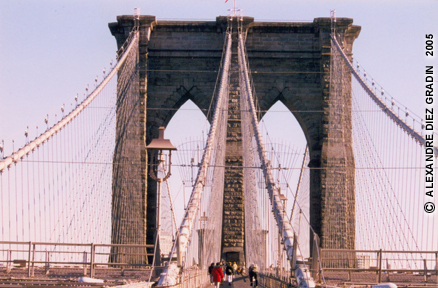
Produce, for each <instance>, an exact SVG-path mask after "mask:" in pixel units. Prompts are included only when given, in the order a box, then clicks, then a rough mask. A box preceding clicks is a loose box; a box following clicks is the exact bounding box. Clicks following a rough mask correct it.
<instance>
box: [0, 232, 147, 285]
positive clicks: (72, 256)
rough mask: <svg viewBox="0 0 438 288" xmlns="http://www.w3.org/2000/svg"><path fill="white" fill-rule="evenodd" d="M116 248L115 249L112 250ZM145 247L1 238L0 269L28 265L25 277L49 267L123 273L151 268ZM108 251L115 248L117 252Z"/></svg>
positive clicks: (87, 272)
mask: <svg viewBox="0 0 438 288" xmlns="http://www.w3.org/2000/svg"><path fill="white" fill-rule="evenodd" d="M115 247H117V248H118V249H111V248H115ZM147 249H153V245H135V244H93V243H89V244H84V243H48V242H32V241H30V242H18V241H17V242H11V241H0V270H6V273H11V272H12V270H13V269H15V268H20V270H21V271H23V269H21V268H27V276H28V277H34V276H35V272H36V271H37V272H38V273H45V274H48V273H49V271H50V270H51V269H56V270H60V269H69V272H70V273H71V272H72V271H74V273H76V274H77V273H78V271H81V273H82V274H83V275H90V277H95V275H96V270H97V269H102V268H117V269H118V271H120V273H122V275H123V273H124V269H125V268H133V267H135V268H141V269H148V270H151V265H150V264H147V256H152V255H153V254H152V253H147ZM111 251H118V252H117V255H115V253H114V252H111ZM110 259H112V260H110ZM114 259H117V261H115V260H114ZM126 259H130V260H131V263H129V261H126ZM132 259H137V260H138V261H135V262H134V263H133V262H132Z"/></svg>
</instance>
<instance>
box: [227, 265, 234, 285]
mask: <svg viewBox="0 0 438 288" xmlns="http://www.w3.org/2000/svg"><path fill="white" fill-rule="evenodd" d="M225 272H226V273H227V281H228V284H229V286H231V283H233V278H234V270H233V266H231V262H228V264H227V267H226V268H225Z"/></svg>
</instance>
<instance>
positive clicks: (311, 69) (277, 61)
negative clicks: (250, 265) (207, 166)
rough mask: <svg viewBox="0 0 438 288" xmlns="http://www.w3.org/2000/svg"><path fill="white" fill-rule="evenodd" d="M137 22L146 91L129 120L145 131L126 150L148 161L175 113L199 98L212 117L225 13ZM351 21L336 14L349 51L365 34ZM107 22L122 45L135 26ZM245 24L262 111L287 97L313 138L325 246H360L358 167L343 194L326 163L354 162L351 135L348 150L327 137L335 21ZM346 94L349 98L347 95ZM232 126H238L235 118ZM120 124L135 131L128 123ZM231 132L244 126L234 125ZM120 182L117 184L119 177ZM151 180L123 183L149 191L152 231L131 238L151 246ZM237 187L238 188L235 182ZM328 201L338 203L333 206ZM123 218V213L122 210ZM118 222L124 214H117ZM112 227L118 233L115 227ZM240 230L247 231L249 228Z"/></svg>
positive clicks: (315, 214) (127, 19)
mask: <svg viewBox="0 0 438 288" xmlns="http://www.w3.org/2000/svg"><path fill="white" fill-rule="evenodd" d="M139 23H140V29H141V31H143V34H142V37H141V41H140V63H139V69H140V83H141V88H140V90H141V93H140V95H142V96H141V99H139V100H138V101H139V105H138V111H139V113H140V114H141V116H140V117H136V118H137V119H138V121H133V122H132V123H131V124H130V125H132V127H135V129H138V130H139V131H142V133H144V136H141V137H140V138H141V139H140V142H141V143H139V144H138V145H139V147H140V148H136V149H132V150H130V152H128V153H127V155H126V157H128V159H129V161H131V162H135V163H137V162H141V160H142V159H143V160H145V159H147V155H146V153H145V152H144V151H145V148H144V147H145V145H146V144H149V143H150V141H151V140H152V139H153V138H154V137H156V136H157V135H158V127H160V126H167V124H168V123H169V121H170V120H171V119H172V117H173V115H174V114H175V113H176V112H177V110H178V109H179V108H180V107H181V106H182V105H183V104H184V103H185V102H186V101H188V100H191V101H193V102H194V103H195V104H196V105H197V106H198V107H199V108H200V109H201V111H202V112H203V113H204V114H205V115H206V116H207V111H208V108H209V104H210V100H211V97H212V95H213V91H214V85H215V82H216V77H217V73H218V69H219V67H220V60H221V56H222V50H223V45H224V35H225V31H226V25H227V19H226V17H217V18H216V21H157V20H156V19H155V17H154V16H140V20H139ZM352 23H353V21H352V19H349V18H338V19H337V22H336V25H337V31H338V32H339V34H340V35H341V37H342V38H343V43H344V44H343V45H344V48H345V49H346V50H347V53H348V54H349V55H350V56H351V55H352V54H351V51H352V45H353V42H354V39H356V38H357V36H358V35H359V32H360V27H359V26H355V25H352ZM109 26H110V30H111V33H112V34H113V35H114V36H115V37H116V40H117V43H118V45H119V46H120V45H121V44H122V43H123V42H124V40H125V39H126V38H127V31H130V29H132V27H133V26H134V20H133V16H119V17H117V22H116V23H110V24H109ZM245 26H246V27H247V38H246V49H247V53H248V61H249V65H250V68H251V71H252V75H251V76H252V78H253V80H254V81H253V82H254V86H255V90H256V94H257V97H258V102H259V105H260V109H261V111H267V110H269V108H271V107H272V106H273V105H274V104H275V103H276V102H277V101H280V102H282V103H283V104H284V105H285V106H286V107H287V108H288V109H289V110H290V111H291V113H292V114H293V115H294V116H295V118H296V119H297V121H298V122H299V124H300V126H301V128H302V130H303V132H304V135H305V137H306V139H307V144H308V147H309V155H310V164H309V166H310V168H312V169H311V173H310V178H311V179H310V181H311V184H310V222H311V225H312V227H313V229H314V231H315V232H316V233H317V234H318V235H319V236H320V238H321V245H322V246H323V247H338V248H354V233H353V234H351V231H354V230H355V226H354V225H355V224H354V222H355V220H354V219H355V216H354V188H352V187H354V173H351V172H348V173H347V172H345V173H344V172H342V173H341V174H342V176H340V178H339V179H340V181H343V182H344V183H345V185H344V188H342V189H343V191H342V192H339V191H332V190H333V189H334V188H333V189H332V188H330V187H331V186H330V185H327V183H328V182H327V181H328V179H327V174H326V172H324V171H325V170H324V169H326V168H327V165H332V164H333V163H335V162H337V163H344V164H343V165H354V159H353V158H352V157H353V154H352V148H351V147H352V143H351V141H352V140H351V137H350V136H348V135H347V137H346V139H347V141H346V142H343V143H342V144H339V143H338V144H336V145H338V146H339V145H340V146H339V147H341V150H342V151H343V152H342V153H341V154H339V153H338V151H339V149H333V145H331V144H330V145H329V144H328V140H327V139H328V131H329V129H328V125H329V114H330V113H329V107H330V106H329V102H330V57H331V53H330V31H331V20H330V18H315V19H314V21H313V22H311V23H301V22H290V23H284V22H281V23H280V22H255V21H254V19H253V18H251V17H245ZM345 96H346V97H351V95H347V94H346V95H345ZM230 101H232V100H231V99H230ZM348 109H349V110H350V111H348ZM262 113H263V112H262ZM346 115H347V118H348V117H350V120H348V119H347V123H348V121H351V107H347V110H346ZM144 119H145V120H144ZM209 120H211V119H209ZM230 125H234V124H231V122H230ZM118 127H123V129H130V128H128V127H125V126H118ZM119 129H122V128H119ZM284 129H285V130H284V132H285V133H292V134H293V133H297V131H292V130H288V127H284ZM348 129H351V127H348ZM348 129H347V130H348ZM118 133H120V131H118ZM230 133H238V132H233V131H232V130H230ZM346 133H347V134H348V132H346ZM118 135H119V134H118ZM233 135H234V134H233ZM239 159H240V156H239V155H236V156H235V157H234V158H230V160H229V161H230V163H231V162H232V161H236V163H239ZM227 161H228V160H227ZM330 163H331V164H330ZM139 169H144V168H139ZM345 171H346V170H345ZM123 173H128V172H123ZM227 173H231V174H236V173H237V174H239V173H240V172H233V171H228V172H227ZM137 175H139V176H137V177H140V178H141V177H145V176H144V175H145V174H144V171H143V170H141V171H139V173H138V174H137ZM114 177H117V176H116V175H115V176H114ZM226 177H227V176H226ZM226 181H227V180H225V182H226ZM233 181H234V180H233ZM114 182H115V183H117V180H114ZM140 182H141V180H140ZM237 182H239V181H237ZM226 183H227V182H226ZM145 184H146V185H136V186H130V189H129V191H128V189H125V190H123V191H125V192H123V193H129V195H138V196H135V197H140V195H144V196H142V197H144V199H145V202H146V203H144V209H145V211H146V212H145V215H146V216H145V217H146V219H145V221H146V222H145V223H146V232H145V233H146V237H143V236H139V237H140V238H141V239H135V240H132V241H135V243H137V242H141V241H145V242H146V243H148V244H149V243H153V235H154V233H155V228H156V227H155V223H156V219H155V212H156V183H154V182H153V181H152V180H151V179H149V177H148V180H147V183H145ZM237 184H238V183H234V184H233V185H237ZM226 185H227V184H226ZM230 185H232V184H230ZM235 188H237V189H240V188H238V187H237V186H236V187H235ZM114 189H116V188H113V197H114V195H116V193H115V192H114V191H116V190H114ZM336 189H338V188H336ZM230 193H231V194H230V195H232V193H234V192H232V191H231V190H230ZM336 193H341V194H342V195H343V196H340V197H341V198H340V200H339V201H340V202H341V203H338V204H339V205H338V204H337V202H335V201H327V200H328V199H331V197H334V196H335V195H338V194H336ZM225 195H226V193H225ZM236 196H237V195H236ZM124 197H125V198H129V197H130V196H126V195H125V196H124ZM224 197H225V196H224ZM237 197H240V196H237ZM336 197H337V196H336ZM125 198H123V197H122V198H120V200H121V201H125V200H124V199H125ZM114 201H115V200H114ZM226 201H228V200H226ZM236 201H237V200H236ZM242 201H243V199H242ZM242 203H243V202H242ZM330 203H331V204H330ZM224 205H234V206H232V207H233V209H235V211H234V212H233V214H234V215H236V219H237V218H239V219H241V217H242V215H243V214H244V212H243V213H240V212H238V211H239V209H238V207H239V205H240V204H239V203H238V202H233V204H231V203H230V204H228V203H227V202H225V203H224ZM327 205H334V206H331V207H328V206H327ZM337 205H338V206H337ZM230 207H231V206H230ZM242 207H243V206H242ZM342 207H344V208H345V207H348V208H345V209H344V208H342ZM341 208H342V209H341ZM242 209H243V208H242ZM231 210H232V209H231ZM231 210H230V215H231V212H232V211H231ZM139 211H141V209H140V210H139ZM341 211H347V213H348V214H349V215H348V217H345V215H344V214H342V213H344V212H341ZM139 213H140V212H139ZM239 213H240V214H239ZM117 215H119V214H117ZM140 216H141V215H140ZM118 217H121V218H123V216H122V215H119V216H118ZM227 217H228V216H227ZM339 217H344V218H348V220H347V221H346V222H345V223H344V224H342V225H341V226H339V227H338V228H339V231H335V232H333V231H332V229H331V228H329V227H328V225H327V223H331V222H330V221H331V219H335V218H339ZM227 219H228V218H226V217H224V221H230V223H231V221H235V219H228V220H227ZM113 221H116V222H117V221H118V220H117V219H113ZM242 223H243V221H242ZM126 225H128V224H126ZM224 225H226V222H225V223H224ZM230 227H231V226H230ZM243 227H244V226H243ZM120 229H126V228H120ZM230 229H231V228H230ZM233 229H234V228H233ZM236 229H237V227H236ZM239 229H240V228H239ZM242 229H244V228H242ZM114 233H116V234H117V233H118V232H117V231H114ZM114 233H113V234H114ZM242 233H244V231H243V230H242ZM335 234H336V235H337V234H340V235H342V236H339V237H338V236H336V239H333V237H335ZM352 235H353V236H352ZM331 238H332V239H331ZM129 241H131V240H129ZM235 243H236V247H241V246H242V245H243V244H241V243H240V242H239V241H237V242H235Z"/></svg>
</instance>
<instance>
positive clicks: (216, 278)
mask: <svg viewBox="0 0 438 288" xmlns="http://www.w3.org/2000/svg"><path fill="white" fill-rule="evenodd" d="M211 276H213V283H214V287H216V288H219V286H220V285H221V282H222V281H223V280H224V271H222V267H221V266H220V263H216V266H214V268H213V270H212V271H211Z"/></svg>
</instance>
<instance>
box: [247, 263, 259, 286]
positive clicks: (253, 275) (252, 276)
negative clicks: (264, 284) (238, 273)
mask: <svg viewBox="0 0 438 288" xmlns="http://www.w3.org/2000/svg"><path fill="white" fill-rule="evenodd" d="M258 272H259V269H258V267H257V264H253V265H251V266H250V267H249V270H248V274H249V281H250V283H251V284H250V286H253V287H257V286H258V285H259V282H258V281H257V275H258Z"/></svg>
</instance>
